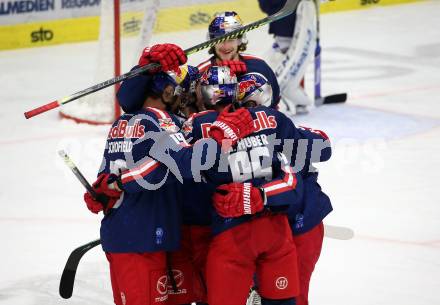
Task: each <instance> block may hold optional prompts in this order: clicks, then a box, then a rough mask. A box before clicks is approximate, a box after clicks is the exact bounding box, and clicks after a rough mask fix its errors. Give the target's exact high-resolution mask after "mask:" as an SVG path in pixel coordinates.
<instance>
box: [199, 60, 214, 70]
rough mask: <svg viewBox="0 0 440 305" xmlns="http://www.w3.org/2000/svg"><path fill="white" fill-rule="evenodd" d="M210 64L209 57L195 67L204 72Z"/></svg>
mask: <svg viewBox="0 0 440 305" xmlns="http://www.w3.org/2000/svg"><path fill="white" fill-rule="evenodd" d="M211 65H212V63H211V58H210V59H208V60H206V61H204V62H202V63H201V64H199V65H198V66H197V68H198V69H199V71H200V73H203V72H205V71H206V70H208V68H209V67H210V66H211Z"/></svg>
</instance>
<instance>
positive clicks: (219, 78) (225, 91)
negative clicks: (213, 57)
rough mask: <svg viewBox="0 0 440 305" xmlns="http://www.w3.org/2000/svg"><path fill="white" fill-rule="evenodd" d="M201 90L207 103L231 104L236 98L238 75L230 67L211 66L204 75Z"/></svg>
mask: <svg viewBox="0 0 440 305" xmlns="http://www.w3.org/2000/svg"><path fill="white" fill-rule="evenodd" d="M201 91H202V96H203V101H204V102H205V104H207V105H216V104H222V105H227V104H231V103H232V102H234V101H235V100H236V95H237V77H236V76H235V74H234V73H232V72H231V70H230V69H229V67H226V66H222V67H218V66H211V67H209V69H208V70H206V71H205V72H204V73H203V75H202V78H201Z"/></svg>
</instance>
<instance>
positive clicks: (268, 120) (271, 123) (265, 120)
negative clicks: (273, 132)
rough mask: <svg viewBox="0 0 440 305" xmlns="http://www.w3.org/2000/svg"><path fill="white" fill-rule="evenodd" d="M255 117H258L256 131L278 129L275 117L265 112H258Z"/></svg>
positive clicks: (255, 121)
mask: <svg viewBox="0 0 440 305" xmlns="http://www.w3.org/2000/svg"><path fill="white" fill-rule="evenodd" d="M255 115H256V116H257V118H256V119H255V120H254V127H255V129H256V131H260V130H264V129H273V128H276V127H277V121H276V119H275V116H273V115H269V116H268V115H267V114H266V112H264V111H257V112H256V113H255Z"/></svg>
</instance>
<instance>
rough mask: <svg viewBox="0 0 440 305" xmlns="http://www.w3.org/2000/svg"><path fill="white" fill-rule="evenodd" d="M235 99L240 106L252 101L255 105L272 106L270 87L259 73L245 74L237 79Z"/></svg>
mask: <svg viewBox="0 0 440 305" xmlns="http://www.w3.org/2000/svg"><path fill="white" fill-rule="evenodd" d="M237 99H238V100H239V102H240V104H245V103H246V102H248V101H254V102H255V103H256V104H257V105H263V106H267V107H270V106H271V104H272V86H271V85H270V83H269V82H268V80H267V79H266V77H264V76H263V75H262V74H260V73H255V72H251V73H246V74H244V75H242V76H240V77H239V80H238V85H237Z"/></svg>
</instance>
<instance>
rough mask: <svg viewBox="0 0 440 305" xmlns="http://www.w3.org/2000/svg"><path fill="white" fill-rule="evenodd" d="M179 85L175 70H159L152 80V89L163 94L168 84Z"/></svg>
mask: <svg viewBox="0 0 440 305" xmlns="http://www.w3.org/2000/svg"><path fill="white" fill-rule="evenodd" d="M169 85H171V86H173V87H174V88H176V87H177V82H176V79H175V74H174V73H173V72H159V73H156V74H154V75H153V78H152V79H151V82H150V90H151V91H152V92H153V93H155V94H159V95H160V94H162V92H163V91H164V90H165V88H166V87H167V86H169Z"/></svg>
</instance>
